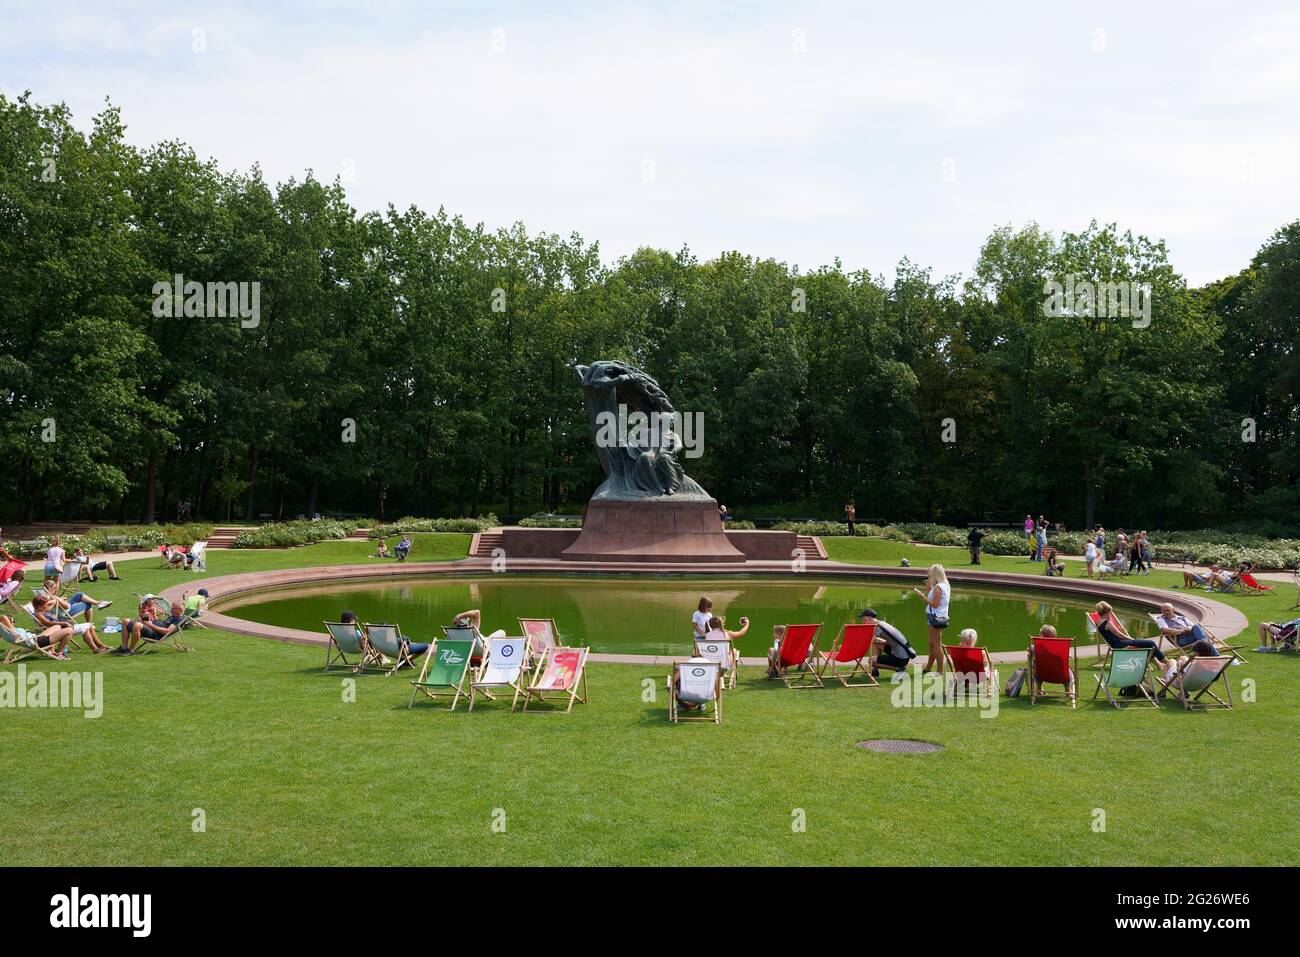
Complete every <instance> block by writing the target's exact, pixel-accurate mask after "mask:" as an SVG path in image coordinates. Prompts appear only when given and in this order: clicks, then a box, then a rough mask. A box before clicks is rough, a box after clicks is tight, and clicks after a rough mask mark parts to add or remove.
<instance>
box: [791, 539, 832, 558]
mask: <svg viewBox="0 0 1300 957" xmlns="http://www.w3.org/2000/svg"><path fill="white" fill-rule="evenodd" d="M794 545H795V548H798V549H800V550H801V551H802V552H803V557H804V558H808V559H824V558H825V557H826V549H824V548H822V540H821V539H820V538H818V537H817V536H816V535H797V536H795V543H794Z"/></svg>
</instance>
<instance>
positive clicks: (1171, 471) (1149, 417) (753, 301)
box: [0, 95, 1300, 527]
mask: <svg viewBox="0 0 1300 957" xmlns="http://www.w3.org/2000/svg"><path fill="white" fill-rule="evenodd" d="M1067 282H1068V284H1069V286H1068V289H1069V292H1070V295H1069V296H1068V297H1064V298H1065V299H1067V300H1068V301H1065V303H1064V307H1062V301H1063V296H1062V293H1061V291H1062V290H1063V289H1066V288H1067V287H1066V283H1067ZM1089 284H1096V286H1095V288H1096V290H1097V295H1096V296H1091V295H1086V296H1085V295H1082V294H1076V293H1077V292H1080V291H1082V290H1086V289H1091V288H1094V287H1093V286H1090V285H1089ZM213 287H215V290H214V288H213ZM1116 289H1119V290H1121V291H1124V292H1125V294H1126V295H1127V294H1128V293H1129V292H1131V293H1132V296H1133V299H1132V305H1133V306H1134V309H1135V310H1136V304H1137V303H1139V302H1141V303H1142V304H1143V308H1144V309H1145V310H1146V311H1145V312H1143V313H1142V314H1141V318H1138V315H1137V313H1136V311H1134V314H1133V315H1132V316H1130V315H1128V314H1122V315H1117V314H1116V310H1115V308H1114V307H1115V305H1116V302H1117V297H1116V295H1115V291H1116ZM214 291H215V294H214ZM1142 297H1145V298H1142ZM1298 347H1300V221H1296V222H1292V223H1290V224H1288V225H1285V226H1282V227H1281V228H1279V229H1278V230H1277V232H1276V233H1275V234H1274V235H1273V236H1272V237H1270V238H1268V239H1267V241H1265V242H1264V244H1263V245H1262V247H1261V248H1260V249H1259V251H1258V253H1257V254H1256V255H1255V257H1254V258H1253V259H1252V260H1251V262H1250V263H1249V264H1248V265H1247V266H1245V268H1243V269H1242V270H1241V271H1240V272H1238V273H1236V274H1235V275H1231V276H1228V277H1226V278H1224V279H1222V280H1220V281H1218V282H1215V283H1212V284H1210V285H1208V286H1206V287H1204V288H1199V289H1198V288H1190V287H1189V286H1188V284H1187V283H1186V281H1185V280H1184V279H1183V277H1182V276H1180V275H1179V273H1178V272H1177V271H1176V270H1175V269H1174V267H1173V266H1172V265H1171V264H1170V262H1169V259H1168V255H1167V251H1166V248H1165V246H1164V243H1163V242H1161V241H1157V240H1151V239H1148V238H1146V237H1143V236H1134V235H1133V234H1132V233H1130V232H1126V231H1122V230H1121V229H1120V228H1119V227H1118V226H1116V225H1113V224H1110V225H1099V224H1097V223H1093V224H1090V225H1089V226H1088V227H1087V228H1085V229H1083V230H1082V231H1080V232H1078V233H1064V234H1059V235H1054V234H1050V233H1048V232H1045V231H1044V230H1042V229H1040V228H1039V227H1038V226H1037V225H1035V224H1029V225H1026V226H1023V227H1018V228H1013V227H1010V226H1004V227H998V228H995V229H993V231H992V232H991V233H990V235H989V236H988V238H987V240H986V242H985V243H984V245H983V247H982V248H981V249H980V250H979V254H978V258H977V259H976V262H975V265H974V268H973V270H972V271H971V273H970V275H969V276H968V277H965V278H960V277H935V276H933V275H932V274H931V272H930V270H928V269H926V268H924V267H922V266H919V265H916V264H914V263H912V262H911V261H909V260H907V259H903V260H902V261H901V262H900V263H899V264H898V266H897V268H896V270H895V274H894V277H893V278H892V280H887V279H886V278H885V277H883V276H878V275H871V274H870V273H868V272H866V271H846V270H844V269H843V268H842V267H841V265H840V264H839V262H836V263H834V264H832V265H828V266H823V267H821V268H818V269H815V270H811V271H806V270H800V269H798V268H796V267H792V266H790V265H787V264H785V263H782V262H778V261H776V260H773V259H770V258H768V259H764V258H758V257H756V256H751V255H746V254H742V253H740V252H729V253H725V254H723V255H720V256H718V257H717V258H716V259H711V260H707V261H701V260H699V259H698V258H696V257H695V256H694V255H692V254H691V252H690V251H689V250H688V249H682V250H680V251H678V252H668V251H664V250H657V249H649V248H644V249H641V250H638V251H637V252H636V253H634V254H632V255H629V256H626V257H624V258H621V259H619V260H618V261H616V262H614V263H608V264H607V263H605V262H603V261H602V259H601V257H600V251H599V247H598V245H597V244H596V243H594V242H589V241H587V240H584V239H583V238H582V237H580V236H578V235H576V234H572V235H569V236H567V237H564V236H559V235H554V234H530V233H528V232H527V231H526V230H525V228H524V226H523V225H522V224H516V225H515V226H513V227H511V228H508V229H498V230H495V231H493V230H488V229H485V228H484V227H483V226H482V225H470V224H468V223H466V222H465V221H463V220H462V219H461V218H460V217H459V216H455V215H452V214H450V213H448V212H447V211H446V210H443V209H439V210H437V211H436V212H429V211H426V210H421V209H418V208H416V207H414V206H412V207H409V208H407V209H396V208H394V207H392V206H390V207H388V208H387V209H385V210H383V211H375V212H366V213H359V212H358V211H356V210H355V209H353V208H352V207H351V206H350V205H349V204H348V201H347V197H346V194H345V191H344V189H343V187H342V185H341V184H340V183H339V182H337V181H336V182H334V183H326V182H322V181H320V180H318V179H317V178H316V177H315V176H313V175H312V174H311V173H310V172H307V173H305V174H304V175H303V176H302V177H301V178H291V179H289V180H288V181H286V182H283V183H278V184H275V185H272V184H269V183H267V182H266V180H265V178H264V176H263V174H262V172H261V170H260V169H258V168H257V167H254V168H253V169H250V170H246V171H228V170H223V169H221V168H220V167H218V166H217V165H216V163H214V162H213V161H210V160H205V159H202V158H200V157H198V156H196V155H195V153H194V151H193V150H192V149H190V148H189V147H188V146H186V145H185V144H183V143H180V142H175V141H167V142H162V143H158V144H156V145H153V146H151V147H149V148H138V147H136V146H133V145H131V144H130V143H128V142H127V140H126V137H125V127H124V124H123V120H122V117H121V115H120V113H119V111H118V110H117V108H115V107H113V106H112V105H108V106H106V107H105V109H104V110H103V111H102V112H101V113H100V114H99V115H97V116H95V117H94V118H93V122H92V123H91V124H90V127H89V129H88V130H86V131H82V130H79V129H78V128H77V127H75V126H74V125H73V120H72V117H71V115H70V114H69V112H68V110H67V109H66V107H64V106H62V105H55V106H43V105H40V104H38V103H35V102H33V101H32V100H31V98H30V96H29V95H25V96H22V97H19V98H17V99H7V98H5V97H3V96H0V493H2V497H0V516H3V517H4V518H5V519H6V520H7V521H10V522H13V521H18V522H26V521H32V520H42V519H51V520H53V519H63V520H68V519H72V518H89V519H99V520H112V519H117V520H123V521H143V522H152V521H155V520H161V519H163V518H167V517H172V516H173V515H174V509H175V508H176V505H177V503H179V502H182V501H189V502H191V503H192V504H193V509H194V514H195V516H196V517H198V516H203V517H208V518H213V519H217V520H222V519H230V518H256V517H258V516H262V515H267V514H269V515H271V516H273V517H275V518H281V517H285V518H289V517H293V516H295V515H297V514H307V515H310V514H313V513H315V512H317V511H323V512H331V511H332V512H341V513H358V514H364V515H370V516H378V515H379V514H380V513H381V512H382V513H385V514H387V515H388V516H389V517H392V516H395V515H398V514H408V513H409V514H424V515H459V514H476V513H478V512H483V511H487V510H489V509H492V510H495V511H497V512H499V513H503V514H527V513H530V512H533V511H538V510H545V511H563V510H576V509H579V508H581V506H582V505H583V504H584V503H585V502H586V499H587V496H588V495H589V494H590V492H591V491H592V490H593V489H594V488H595V486H596V485H597V484H599V482H600V480H601V478H602V476H601V473H600V469H599V465H598V463H597V459H596V456H595V453H594V450H593V448H592V446H591V436H590V431H589V428H588V424H587V421H586V418H585V412H584V408H583V403H582V397H581V393H580V390H579V387H578V383H577V379H576V376H575V374H574V372H573V371H572V367H573V365H574V364H575V363H579V362H590V361H591V360H593V359H598V358H614V359H622V360H625V361H629V362H631V363H634V364H635V365H637V366H640V367H641V368H643V369H644V370H645V371H647V372H648V373H649V374H651V375H652V376H654V377H655V378H656V379H657V380H658V381H659V383H660V384H661V385H662V386H663V388H664V389H665V391H666V392H667V393H668V395H669V396H670V397H671V398H672V400H673V402H674V404H675V406H676V407H677V408H678V409H679V410H680V411H683V412H689V413H698V414H699V415H700V416H702V422H703V424H704V435H703V450H704V454H703V456H702V457H701V458H698V459H689V460H686V461H685V463H684V464H685V465H686V467H687V471H688V472H689V473H690V474H691V475H692V476H693V477H694V478H696V479H697V480H698V481H700V482H701V484H703V485H704V487H705V488H706V489H708V490H709V491H710V492H711V493H712V494H713V495H714V496H715V497H716V498H718V499H719V500H720V501H722V502H725V503H726V504H727V505H728V506H730V508H731V509H732V511H733V512H735V513H737V514H739V515H740V516H741V517H749V516H754V515H763V514H782V515H786V516H798V517H802V516H818V515H820V516H829V515H836V514H839V512H840V509H841V507H842V506H843V504H844V503H845V502H847V501H848V500H850V499H852V500H854V501H855V502H856V505H857V513H858V515H859V516H860V518H861V519H862V520H866V519H868V518H882V519H889V520H894V521H900V520H915V519H922V520H931V521H937V522H947V523H955V524H961V523H964V522H966V521H972V520H992V521H997V520H1010V519H1016V518H1020V517H1023V515H1024V514H1025V513H1026V512H1028V511H1032V512H1033V513H1034V514H1035V515H1037V514H1039V513H1044V514H1047V515H1048V516H1049V517H1050V518H1051V519H1052V520H1056V519H1060V520H1061V521H1064V522H1066V523H1067V524H1070V525H1071V526H1075V527H1077V526H1079V525H1081V524H1083V523H1084V522H1089V523H1091V522H1092V521H1094V520H1096V521H1104V522H1106V523H1107V524H1129V525H1134V524H1140V525H1147V526H1151V527H1188V526H1193V525H1205V524H1209V523H1215V522H1227V521H1230V520H1234V519H1241V518H1255V519H1260V520H1283V521H1287V520H1290V517H1291V516H1294V515H1296V514H1297V513H1300V508H1297V506H1300V492H1298V491H1297V478H1298V477H1300V447H1298V445H1297V422H1298V419H1300V359H1298V356H1300V348H1298Z"/></svg>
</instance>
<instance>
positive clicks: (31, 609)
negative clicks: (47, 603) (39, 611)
mask: <svg viewBox="0 0 1300 957" xmlns="http://www.w3.org/2000/svg"><path fill="white" fill-rule="evenodd" d="M18 607H20V608H21V609H22V610H23V614H25V615H26V616H27V617H28V618H30V619H31V620H32V626H33V627H34V628H36V630H37V631H40V630H41V629H43V628H44V627H45V626H44V625H42V624H41V623H40V620H39V619H37V617H36V606H35V605H34V604H32V603H31V602H26V603H24V604H22V605H19V606H18ZM53 618H54V620H55V621H58V622H62V623H64V624H68V625H71V626H72V637H71V638H69V639H68V644H70V645H71V646H72V647H74V648H77V649H79V650H80V648H81V642H79V641H78V640H77V639H78V638H80V637H81V631H85V630H86V629H85V622H81V623H80V627H81V631H78V630H77V628H78V623H77V622H75V621H73V620H72V619H71V618H65V617H64V616H63V609H61V608H59V609H55V614H54V615H53Z"/></svg>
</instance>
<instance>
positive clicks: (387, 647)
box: [364, 622, 415, 677]
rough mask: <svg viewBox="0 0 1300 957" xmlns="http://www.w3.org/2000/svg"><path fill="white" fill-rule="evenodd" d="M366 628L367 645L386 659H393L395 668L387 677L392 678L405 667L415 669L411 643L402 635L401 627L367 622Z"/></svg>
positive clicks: (390, 670)
mask: <svg viewBox="0 0 1300 957" xmlns="http://www.w3.org/2000/svg"><path fill="white" fill-rule="evenodd" d="M364 627H365V631H366V643H367V644H368V645H370V647H371V648H372V649H373V650H374V651H375V652H377V653H378V654H380V655H382V656H383V657H384V658H392V659H393V666H392V667H391V668H389V669H388V671H387V672H386V673H385V675H386V677H392V676H393V675H395V674H397V672H398V671H400V670H401V669H402V668H404V667H409V668H414V667H415V659H413V658H412V657H411V643H410V642H409V641H407V640H406V636H405V635H403V634H402V629H401V627H400V626H398V625H389V624H379V625H374V624H371V623H369V622H367V623H366V624H365V626H364Z"/></svg>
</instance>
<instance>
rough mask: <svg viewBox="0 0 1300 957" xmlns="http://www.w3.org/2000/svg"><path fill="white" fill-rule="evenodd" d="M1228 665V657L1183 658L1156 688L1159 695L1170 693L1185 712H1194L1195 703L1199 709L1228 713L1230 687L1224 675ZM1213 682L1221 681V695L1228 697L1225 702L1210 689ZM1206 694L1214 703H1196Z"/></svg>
mask: <svg viewBox="0 0 1300 957" xmlns="http://www.w3.org/2000/svg"><path fill="white" fill-rule="evenodd" d="M1231 664H1232V658H1230V657H1229V656H1227V655H1220V656H1219V657H1217V658H1198V657H1194V656H1193V657H1187V658H1184V659H1183V660H1182V661H1180V662H1179V663H1178V670H1177V671H1175V672H1174V673H1173V674H1172V675H1170V676H1169V678H1168V680H1166V681H1164V682H1163V683H1162V684H1161V685H1160V695H1161V696H1164V695H1166V694H1169V693H1171V692H1172V693H1173V694H1175V695H1177V697H1178V700H1179V701H1180V702H1181V703H1182V705H1183V707H1184V708H1186V709H1187V710H1188V711H1193V710H1195V709H1196V708H1197V706H1198V703H1199V706H1200V707H1201V708H1216V707H1217V708H1227V709H1228V710H1232V685H1230V684H1229V683H1228V675H1227V671H1228V666H1229V665H1231ZM1216 681H1221V682H1223V691H1224V694H1226V695H1227V696H1228V700H1227V701H1224V700H1223V699H1222V698H1220V697H1219V696H1218V695H1216V694H1215V693H1214V692H1213V691H1211V690H1210V689H1211V687H1212V686H1213V685H1214V683H1215V682H1216ZM1206 694H1208V695H1209V696H1210V697H1211V698H1213V699H1214V700H1215V701H1216V702H1217V704H1213V705H1212V704H1209V703H1208V702H1200V697H1201V695H1206Z"/></svg>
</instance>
